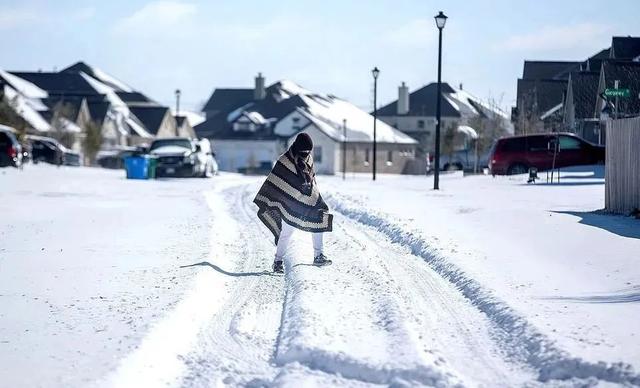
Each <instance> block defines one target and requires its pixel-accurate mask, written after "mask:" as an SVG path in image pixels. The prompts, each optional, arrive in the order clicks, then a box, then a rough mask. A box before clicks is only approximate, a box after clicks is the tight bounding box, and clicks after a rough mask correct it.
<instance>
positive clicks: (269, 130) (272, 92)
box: [194, 80, 415, 143]
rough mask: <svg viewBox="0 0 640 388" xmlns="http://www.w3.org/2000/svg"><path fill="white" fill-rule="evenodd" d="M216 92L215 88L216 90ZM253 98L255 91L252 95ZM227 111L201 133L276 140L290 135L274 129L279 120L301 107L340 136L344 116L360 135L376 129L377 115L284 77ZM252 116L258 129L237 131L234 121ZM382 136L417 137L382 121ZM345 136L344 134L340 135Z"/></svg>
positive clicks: (407, 140)
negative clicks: (258, 97)
mask: <svg viewBox="0 0 640 388" xmlns="http://www.w3.org/2000/svg"><path fill="white" fill-rule="evenodd" d="M214 94H215V92H214ZM251 97H252V98H253V94H252V95H251ZM226 110H227V111H228V113H226V112H225V113H226V114H216V115H215V116H213V117H209V118H208V119H207V120H206V121H205V122H203V123H202V124H199V125H197V126H196V127H195V128H194V129H195V131H196V133H197V134H198V136H199V137H210V138H214V139H233V140H243V139H246V140H276V139H280V138H287V137H289V134H287V135H286V136H280V135H278V134H276V133H275V132H274V127H275V123H277V122H279V121H280V120H281V119H283V118H285V117H286V116H288V115H289V114H291V113H293V112H296V111H299V112H300V113H301V114H302V115H303V116H305V117H307V118H308V119H309V121H310V122H314V123H316V124H317V125H316V126H318V128H319V129H320V130H321V131H324V132H325V133H327V134H329V136H330V137H331V138H333V139H336V136H337V135H336V133H342V122H343V119H347V120H348V121H349V129H350V130H352V131H353V134H354V135H353V138H352V140H353V141H356V140H355V138H356V134H357V135H358V136H359V137H358V138H359V139H361V140H362V139H368V137H367V136H369V137H371V136H372V134H371V135H369V132H372V128H373V117H372V116H371V115H370V114H368V113H367V112H365V111H362V110H361V109H359V108H357V107H355V106H354V105H353V104H350V103H348V102H347V101H344V100H342V99H340V98H338V97H335V96H330V95H322V94H318V93H313V92H311V91H308V90H306V89H304V88H302V87H300V86H299V85H297V84H295V83H293V82H291V81H287V80H283V81H278V82H276V83H274V84H272V85H271V86H269V87H268V88H266V97H265V98H264V99H262V100H258V101H250V102H247V101H246V100H245V101H242V100H238V105H237V106H236V107H235V109H230V108H227V109H226ZM239 119H242V120H249V121H251V122H253V123H255V124H256V130H255V131H236V130H234V129H233V123H234V122H236V121H237V120H239ZM378 125H379V127H378V135H379V137H378V140H379V141H380V142H395V143H415V140H413V139H412V138H410V137H408V136H407V135H405V134H403V133H401V132H399V131H397V130H395V129H394V128H392V127H390V126H389V125H387V124H385V123H383V122H381V121H379V124H378ZM340 136H342V135H340Z"/></svg>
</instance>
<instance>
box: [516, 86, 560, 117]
mask: <svg viewBox="0 0 640 388" xmlns="http://www.w3.org/2000/svg"><path fill="white" fill-rule="evenodd" d="M566 90H567V82H566V81H564V80H555V79H543V80H530V79H518V106H519V107H520V108H522V109H525V111H530V112H537V113H538V114H542V113H544V112H547V111H548V110H550V109H552V108H553V107H555V106H556V105H558V104H560V103H561V102H562V100H563V95H564V92H565V91H566Z"/></svg>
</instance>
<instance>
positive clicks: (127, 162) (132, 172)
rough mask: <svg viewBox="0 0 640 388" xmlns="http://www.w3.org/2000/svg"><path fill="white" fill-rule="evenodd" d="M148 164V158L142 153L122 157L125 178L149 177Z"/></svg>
mask: <svg viewBox="0 0 640 388" xmlns="http://www.w3.org/2000/svg"><path fill="white" fill-rule="evenodd" d="M149 165H150V162H149V158H148V157H146V156H144V155H140V156H128V157H126V158H124V168H125V170H126V171H127V179H149Z"/></svg>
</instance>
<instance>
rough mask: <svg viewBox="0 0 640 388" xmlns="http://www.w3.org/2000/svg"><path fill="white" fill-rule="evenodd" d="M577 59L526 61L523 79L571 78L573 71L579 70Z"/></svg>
mask: <svg viewBox="0 0 640 388" xmlns="http://www.w3.org/2000/svg"><path fill="white" fill-rule="evenodd" d="M580 64H581V62H576V61H524V69H523V71H522V79H526V80H534V79H564V80H567V79H569V74H570V73H571V72H572V71H576V70H578V68H579V67H580Z"/></svg>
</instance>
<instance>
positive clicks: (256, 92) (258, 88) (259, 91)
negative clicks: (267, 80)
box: [253, 73, 267, 100]
mask: <svg viewBox="0 0 640 388" xmlns="http://www.w3.org/2000/svg"><path fill="white" fill-rule="evenodd" d="M266 96H267V92H266V90H265V88H264V77H263V76H262V73H258V76H257V77H256V79H255V88H254V89H253V99H254V100H263V99H264V98H265V97H266Z"/></svg>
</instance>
